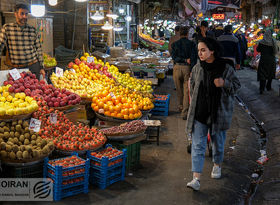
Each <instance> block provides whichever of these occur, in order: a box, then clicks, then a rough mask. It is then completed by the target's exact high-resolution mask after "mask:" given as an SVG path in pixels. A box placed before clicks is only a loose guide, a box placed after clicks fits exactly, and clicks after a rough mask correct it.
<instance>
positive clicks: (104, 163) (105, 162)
mask: <svg viewBox="0 0 280 205" xmlns="http://www.w3.org/2000/svg"><path fill="white" fill-rule="evenodd" d="M107 147H112V145H110V144H107V145H106V147H105V148H107ZM122 151H123V153H122V154H121V155H119V156H116V157H113V158H111V159H109V158H108V157H102V158H101V159H100V158H97V157H95V156H92V155H91V152H87V158H88V159H90V167H93V168H95V169H97V170H100V171H104V170H105V171H107V170H111V169H114V168H116V167H119V166H121V165H122V164H123V161H125V160H126V149H123V150H122ZM119 159H122V161H121V162H119V163H116V164H114V165H111V166H109V164H110V163H112V162H115V161H116V160H119ZM92 162H97V163H99V164H100V166H99V165H94V164H92Z"/></svg>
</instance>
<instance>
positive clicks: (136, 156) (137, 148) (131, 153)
mask: <svg viewBox="0 0 280 205" xmlns="http://www.w3.org/2000/svg"><path fill="white" fill-rule="evenodd" d="M111 144H112V145H113V146H114V147H116V148H117V149H126V150H127V158H126V172H129V171H130V170H132V169H136V168H137V167H138V166H139V164H140V152H141V142H136V143H134V144H131V145H124V144H120V143H116V142H114V143H111Z"/></svg>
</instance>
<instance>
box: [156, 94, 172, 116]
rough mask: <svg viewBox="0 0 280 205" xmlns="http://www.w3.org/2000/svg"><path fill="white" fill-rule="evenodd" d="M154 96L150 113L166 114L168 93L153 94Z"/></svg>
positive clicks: (168, 100) (168, 99) (167, 110)
mask: <svg viewBox="0 0 280 205" xmlns="http://www.w3.org/2000/svg"><path fill="white" fill-rule="evenodd" d="M154 96H155V98H156V99H155V103H154V105H155V107H154V109H152V115H156V116H168V112H169V102H170V94H168V95H156V94H155V95H154Z"/></svg>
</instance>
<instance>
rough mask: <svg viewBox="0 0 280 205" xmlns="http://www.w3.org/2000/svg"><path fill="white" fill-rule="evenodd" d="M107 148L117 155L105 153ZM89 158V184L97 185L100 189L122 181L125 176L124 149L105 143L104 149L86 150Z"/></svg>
mask: <svg viewBox="0 0 280 205" xmlns="http://www.w3.org/2000/svg"><path fill="white" fill-rule="evenodd" d="M107 150H114V152H115V153H117V154H118V155H117V156H113V155H107V154H106V152H107ZM87 157H88V159H90V177H89V181H90V183H91V184H94V185H97V186H98V187H99V188H100V189H105V188H106V187H107V186H109V185H111V184H113V183H115V182H118V181H123V180H124V176H125V162H126V150H125V149H124V150H122V151H120V150H117V149H114V148H112V145H107V146H106V148H105V150H103V151H100V152H91V153H90V152H88V153H87Z"/></svg>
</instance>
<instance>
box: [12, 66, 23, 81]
mask: <svg viewBox="0 0 280 205" xmlns="http://www.w3.org/2000/svg"><path fill="white" fill-rule="evenodd" d="M9 73H10V74H11V76H12V78H13V79H14V80H18V79H20V78H21V76H20V73H19V72H18V70H17V69H16V68H14V69H12V70H10V71H9Z"/></svg>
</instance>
